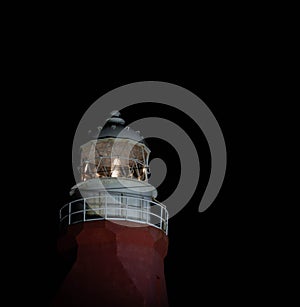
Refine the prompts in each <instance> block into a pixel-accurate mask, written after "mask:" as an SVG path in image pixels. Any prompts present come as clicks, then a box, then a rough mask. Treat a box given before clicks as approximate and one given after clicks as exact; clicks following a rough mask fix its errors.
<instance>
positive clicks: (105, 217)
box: [104, 194, 107, 219]
mask: <svg viewBox="0 0 300 307" xmlns="http://www.w3.org/2000/svg"><path fill="white" fill-rule="evenodd" d="M104 216H105V219H107V194H105V215H104Z"/></svg>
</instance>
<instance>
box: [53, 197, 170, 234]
mask: <svg viewBox="0 0 300 307" xmlns="http://www.w3.org/2000/svg"><path fill="white" fill-rule="evenodd" d="M168 217H169V214H168V211H167V209H166V207H165V206H164V205H163V204H161V203H159V202H156V201H153V200H149V199H144V198H138V197H131V196H124V195H119V194H106V195H103V196H93V197H87V198H81V199H77V200H74V201H71V202H69V203H67V204H65V205H64V206H63V207H62V208H61V209H60V210H59V219H60V223H61V226H62V227H63V226H68V225H71V224H75V223H80V222H88V221H97V220H116V221H117V220H120V221H130V222H136V223H140V224H147V225H151V226H153V227H156V228H158V229H161V230H162V231H164V232H165V233H166V234H168Z"/></svg>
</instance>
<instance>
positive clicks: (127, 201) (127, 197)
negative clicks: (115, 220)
mask: <svg viewBox="0 0 300 307" xmlns="http://www.w3.org/2000/svg"><path fill="white" fill-rule="evenodd" d="M127 218H128V197H127V196H126V217H125V221H127Z"/></svg>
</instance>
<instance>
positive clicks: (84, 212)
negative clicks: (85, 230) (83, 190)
mask: <svg viewBox="0 0 300 307" xmlns="http://www.w3.org/2000/svg"><path fill="white" fill-rule="evenodd" d="M85 208H86V206H85V198H84V199H83V221H84V222H85V214H86V211H85Z"/></svg>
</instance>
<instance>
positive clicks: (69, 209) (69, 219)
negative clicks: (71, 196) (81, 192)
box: [68, 203, 71, 225]
mask: <svg viewBox="0 0 300 307" xmlns="http://www.w3.org/2000/svg"><path fill="white" fill-rule="evenodd" d="M68 225H71V203H69V224H68Z"/></svg>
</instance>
